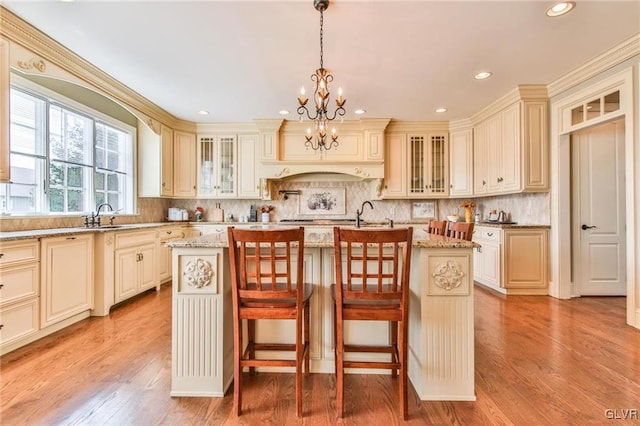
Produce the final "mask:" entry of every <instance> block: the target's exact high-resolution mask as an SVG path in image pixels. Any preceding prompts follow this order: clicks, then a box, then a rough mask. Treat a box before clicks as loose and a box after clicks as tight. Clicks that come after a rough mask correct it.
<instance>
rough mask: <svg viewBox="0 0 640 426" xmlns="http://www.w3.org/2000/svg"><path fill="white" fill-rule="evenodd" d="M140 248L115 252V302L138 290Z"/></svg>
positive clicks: (134, 293) (132, 294) (133, 294)
mask: <svg viewBox="0 0 640 426" xmlns="http://www.w3.org/2000/svg"><path fill="white" fill-rule="evenodd" d="M138 254H139V253H138V249H137V248H136V247H129V248H124V249H118V250H116V252H115V265H114V266H115V273H114V287H115V298H114V299H115V302H116V303H118V302H122V301H123V300H126V299H128V298H129V297H132V296H135V295H136V293H137V292H138V262H139V259H140V258H139V256H138Z"/></svg>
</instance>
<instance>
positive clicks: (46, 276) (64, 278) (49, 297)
mask: <svg viewBox="0 0 640 426" xmlns="http://www.w3.org/2000/svg"><path fill="white" fill-rule="evenodd" d="M41 244H42V247H41V253H42V259H41V262H42V263H41V271H42V278H41V283H42V294H41V318H40V326H41V327H47V326H49V325H51V324H55V323H57V322H59V321H62V320H64V319H67V318H69V317H72V316H73V315H76V314H79V313H81V312H84V311H87V310H89V309H91V308H92V307H93V235H82V236H74V237H55V238H44V239H43V240H42V243H41ZM71 271H72V273H71Z"/></svg>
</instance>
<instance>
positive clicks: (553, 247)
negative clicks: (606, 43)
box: [549, 64, 640, 328]
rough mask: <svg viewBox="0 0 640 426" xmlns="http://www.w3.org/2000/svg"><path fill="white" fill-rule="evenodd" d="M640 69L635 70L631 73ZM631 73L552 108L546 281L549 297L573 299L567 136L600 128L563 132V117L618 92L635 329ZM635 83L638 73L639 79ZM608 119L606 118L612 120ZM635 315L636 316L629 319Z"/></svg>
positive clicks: (630, 298) (629, 305) (635, 182)
mask: <svg viewBox="0 0 640 426" xmlns="http://www.w3.org/2000/svg"><path fill="white" fill-rule="evenodd" d="M638 66H640V64H636V65H635V67H638ZM633 78H634V75H633V68H632V67H629V68H627V69H625V70H623V71H622V72H619V73H617V74H615V75H613V76H610V77H607V78H605V79H603V80H602V81H599V82H594V83H593V84H592V85H591V86H589V87H586V88H584V89H582V90H580V91H578V92H576V93H574V94H572V95H571V96H568V97H567V98H564V99H561V100H559V101H555V102H551V176H552V179H551V206H552V209H551V235H550V263H551V278H550V287H549V294H550V295H551V296H554V297H557V298H561V299H566V298H570V297H573V296H575V294H574V291H573V283H572V282H571V264H572V259H571V197H570V195H571V188H570V167H569V165H570V157H571V156H570V147H569V145H570V144H569V141H570V133H571V132H572V131H575V130H578V129H580V128H586V127H590V126H592V125H595V124H599V123H600V122H602V121H603V120H602V119H596V120H590V121H588V122H586V123H583V124H582V125H580V126H568V127H566V129H564V130H563V125H562V118H563V111H564V110H566V109H571V108H573V107H575V106H576V105H578V104H580V103H581V102H583V101H584V99H588V98H596V97H599V96H601V95H602V94H603V91H605V90H610V89H611V88H613V87H617V88H619V90H620V114H615V116H616V117H617V116H620V115H624V126H625V137H624V138H625V175H626V182H627V185H626V194H625V195H626V229H627V233H626V247H627V259H626V268H627V273H626V274H627V277H626V278H627V323H628V324H629V325H632V326H634V327H637V328H640V318H638V315H637V314H635V313H636V312H637V311H638V310H639V307H638V306H637V305H638V301H637V294H638V283H637V282H636V276H637V275H636V272H637V271H636V270H637V268H638V265H637V261H636V259H637V257H638V250H637V247H638V245H639V244H638V242H639V241H638V235H637V231H636V227H637V224H636V222H637V215H636V211H637V206H636V203H637V200H636V198H637V197H636V192H637V190H636V187H637V185H638V182H640V176H639V175H638V173H640V172H639V171H638V170H636V167H635V165H636V164H637V163H638V162H640V159H639V158H638V153H637V150H636V149H635V146H634V145H635V142H636V135H637V131H638V129H636V125H637V123H636V120H637V113H638V112H637V111H636V110H635V108H634V105H636V104H637V94H636V93H635V92H634V90H633ZM638 80H639V81H640V73H639V75H638ZM612 118H613V116H609V115H608V116H607V119H612ZM634 314H635V315H634Z"/></svg>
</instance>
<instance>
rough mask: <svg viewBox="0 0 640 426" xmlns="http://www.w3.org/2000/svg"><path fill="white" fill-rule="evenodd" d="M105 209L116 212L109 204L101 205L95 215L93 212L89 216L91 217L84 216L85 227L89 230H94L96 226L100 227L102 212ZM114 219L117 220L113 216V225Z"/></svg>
mask: <svg viewBox="0 0 640 426" xmlns="http://www.w3.org/2000/svg"><path fill="white" fill-rule="evenodd" d="M103 207H109V210H111V211H112V212H114V211H115V210H113V207H112V206H111V204H109V203H102V204H99V205H98V208H97V210H96V213H95V214H94V213H93V212H91V216H89V215H86V216H83V219H84V226H86V227H87V228H93V227H94V226H100V210H102V208H103ZM114 219H115V216H111V217H110V218H109V223H110V224H112V225H113V220H114Z"/></svg>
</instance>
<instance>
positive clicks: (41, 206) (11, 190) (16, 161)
mask: <svg viewBox="0 0 640 426" xmlns="http://www.w3.org/2000/svg"><path fill="white" fill-rule="evenodd" d="M19 81H22V80H21V79H20V80H19ZM24 86H26V87H23V85H22V84H21V85H19V86H18V85H16V86H12V87H11V95H10V96H11V101H10V102H11V103H10V105H11V124H10V126H11V127H10V132H11V136H10V137H11V183H10V184H0V209H2V211H3V212H10V213H12V214H13V213H17V214H31V215H47V214H65V213H74V214H77V213H88V212H91V211H95V209H96V206H97V205H98V204H101V203H109V204H110V205H111V206H112V207H113V209H114V210H120V211H121V212H123V213H133V209H134V191H133V146H134V137H135V130H134V129H132V128H131V127H130V126H128V125H126V124H124V123H120V122H118V121H116V120H114V119H111V118H108V117H105V116H103V115H102V114H101V113H99V112H97V111H93V110H91V109H90V108H88V107H86V106H83V105H80V104H77V103H76V102H74V101H71V100H69V99H66V98H63V97H62V96H60V95H57V94H54V93H53V92H49V91H48V90H47V89H43V88H41V87H40V86H36V85H34V84H32V83H30V82H27V84H25V85H24Z"/></svg>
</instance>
